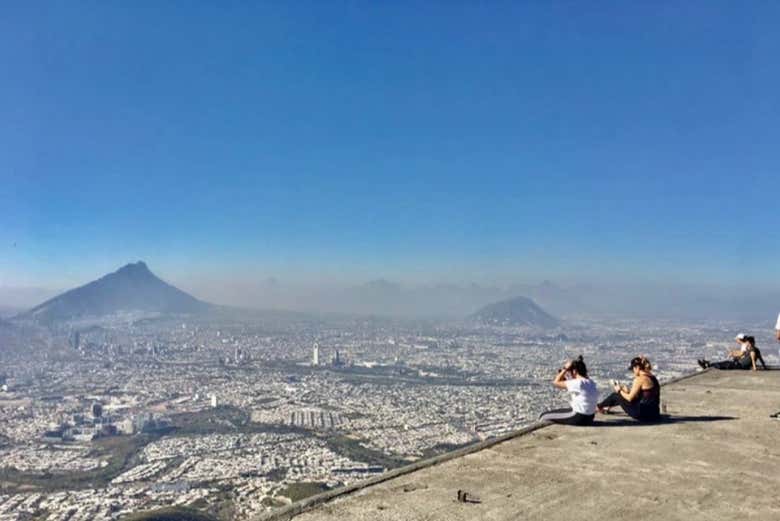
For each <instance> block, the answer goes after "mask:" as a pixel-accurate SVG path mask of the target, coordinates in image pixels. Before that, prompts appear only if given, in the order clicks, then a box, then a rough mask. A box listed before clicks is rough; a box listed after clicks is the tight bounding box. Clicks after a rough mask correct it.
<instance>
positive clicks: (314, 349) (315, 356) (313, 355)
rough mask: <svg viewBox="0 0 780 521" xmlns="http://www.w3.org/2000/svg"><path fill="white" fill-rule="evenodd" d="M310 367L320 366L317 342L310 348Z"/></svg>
mask: <svg viewBox="0 0 780 521" xmlns="http://www.w3.org/2000/svg"><path fill="white" fill-rule="evenodd" d="M311 365H313V366H317V365H320V345H319V344H318V343H317V342H315V343H314V346H313V347H312V353H311Z"/></svg>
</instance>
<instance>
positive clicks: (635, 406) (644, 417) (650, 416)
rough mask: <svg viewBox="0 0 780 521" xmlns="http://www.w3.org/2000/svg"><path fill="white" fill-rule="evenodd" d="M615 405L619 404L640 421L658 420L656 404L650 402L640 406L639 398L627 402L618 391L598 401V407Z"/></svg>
mask: <svg viewBox="0 0 780 521" xmlns="http://www.w3.org/2000/svg"><path fill="white" fill-rule="evenodd" d="M617 405H619V406H620V407H621V408H622V409H623V411H624V412H625V413H626V414H628V415H629V416H631V417H632V418H634V419H635V420H638V421H641V422H645V421H648V422H649V421H658V419H659V418H660V415H659V411H658V407H657V406H653V405H652V404H646V405H645V406H642V403H641V401H640V400H639V399H636V400H634V401H633V402H629V401H628V400H626V399H625V398H623V396H621V395H620V394H618V393H612V394H610V395H609V396H607V397H606V398H604V401H602V402H601V403H599V409H603V408H605V407H615V406H617Z"/></svg>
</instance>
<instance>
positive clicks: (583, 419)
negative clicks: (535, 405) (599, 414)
mask: <svg viewBox="0 0 780 521" xmlns="http://www.w3.org/2000/svg"><path fill="white" fill-rule="evenodd" d="M539 419H540V420H545V421H549V422H553V423H560V424H562V425H589V424H591V423H593V416H592V415H590V416H588V415H584V414H579V413H576V412H574V411H573V410H572V409H571V408H570V407H566V408H564V409H554V410H552V411H547V412H543V413H542V414H540V415H539Z"/></svg>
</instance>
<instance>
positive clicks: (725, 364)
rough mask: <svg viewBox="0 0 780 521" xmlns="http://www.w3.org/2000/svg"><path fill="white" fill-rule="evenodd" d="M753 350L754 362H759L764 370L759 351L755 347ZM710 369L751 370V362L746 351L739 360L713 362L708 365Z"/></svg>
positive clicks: (762, 359)
mask: <svg viewBox="0 0 780 521" xmlns="http://www.w3.org/2000/svg"><path fill="white" fill-rule="evenodd" d="M753 350H754V352H755V354H756V362H759V363H760V364H761V367H763V368H764V369H766V363H765V362H764V357H763V356H761V351H759V349H758V348H757V347H754V348H753ZM710 367H714V368H715V369H753V361H752V360H751V358H750V352H749V351H748V352H747V353H745V354H743V355H742V356H741V357H739V358H733V359H731V360H724V361H722V362H713V363H711V364H710Z"/></svg>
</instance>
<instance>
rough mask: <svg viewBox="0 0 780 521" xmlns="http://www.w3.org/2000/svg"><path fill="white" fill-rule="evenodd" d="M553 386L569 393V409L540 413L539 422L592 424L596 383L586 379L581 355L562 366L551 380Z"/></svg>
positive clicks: (596, 398) (597, 396) (597, 394)
mask: <svg viewBox="0 0 780 521" xmlns="http://www.w3.org/2000/svg"><path fill="white" fill-rule="evenodd" d="M553 385H554V386H555V387H558V388H559V389H565V390H566V391H569V394H571V402H570V403H571V407H567V408H565V409H555V410H552V411H547V412H545V413H542V414H541V416H539V419H540V420H547V421H551V422H553V423H562V424H564V425H590V424H592V423H593V417H594V416H595V415H596V402H597V401H598V399H599V393H598V390H597V389H596V383H595V382H594V381H593V380H591V379H590V378H588V368H587V367H586V366H585V362H584V361H583V359H582V355H580V356H579V357H578V358H577V359H576V360H569V361H568V362H566V363H565V364H564V365H563V368H562V369H561V370H560V371H558V374H557V375H556V376H555V378H554V379H553Z"/></svg>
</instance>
